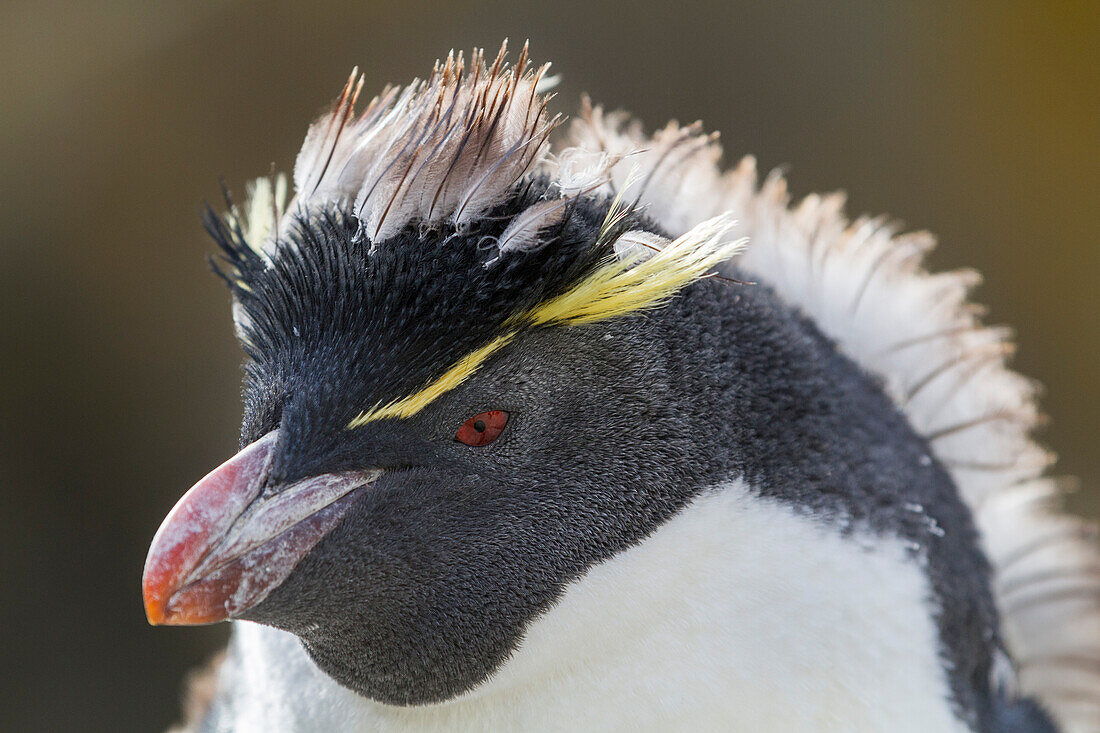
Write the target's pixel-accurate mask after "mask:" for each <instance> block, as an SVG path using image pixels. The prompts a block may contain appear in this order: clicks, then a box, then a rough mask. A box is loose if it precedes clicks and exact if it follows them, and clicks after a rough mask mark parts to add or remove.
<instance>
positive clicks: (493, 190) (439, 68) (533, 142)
mask: <svg viewBox="0 0 1100 733" xmlns="http://www.w3.org/2000/svg"><path fill="white" fill-rule="evenodd" d="M506 45H507V44H505V45H503V46H501V49H500V52H499V53H498V54H497V56H496V59H495V60H494V61H493V62H492V64H490V65H489V66H486V64H485V61H484V55H483V52H482V51H481V50H475V51H474V52H473V53H472V54H471V58H470V63H469V66H468V67H467V64H466V61H465V59H464V57H463V55H462V53H461V52H460V53H459V54H458V55H457V56H456V55H455V54H454V53H453V52H452V53H451V54H450V55H449V56H448V57H447V60H446V61H445V62H443V63H442V64H440V63H438V62H437V63H436V66H435V68H434V69H433V70H432V73H431V75H430V76H429V77H428V78H427V80H424V81H420V80H417V81H414V82H413V83H412V84H410V85H409V86H407V87H405V88H404V89H401V88H399V87H389V88H387V89H386V90H385V91H384V92H383V93H382V94H381V95H379V96H378V97H375V98H374V99H373V100H371V102H370V104H368V105H367V108H366V109H365V110H364V111H363V112H362V114H360V115H359V116H358V117H356V116H355V102H356V99H357V98H358V96H359V92H360V90H361V89H362V85H363V80H362V78H361V77H360V78H357V72H355V71H353V72H352V75H351V77H349V78H348V82H347V84H346V85H345V86H344V90H343V92H342V93H341V95H340V97H339V98H338V99H337V100H336V103H335V104H334V105H333V107H332V110H331V111H330V112H328V113H326V114H325V115H323V116H322V117H321V119H319V120H318V121H317V122H315V123H314V124H313V125H312V126H311V127H310V129H309V132H308V133H307V134H306V139H305V143H304V144H303V145H302V150H301V152H300V153H299V154H298V159H297V161H296V163H295V165H294V184H295V188H296V190H297V197H296V199H295V207H292V208H299V209H301V208H304V207H312V206H314V205H324V204H327V203H332V202H348V201H350V202H353V204H354V205H353V211H354V214H355V216H356V217H357V218H358V219H359V222H360V232H361V234H363V235H365V236H367V237H369V238H370V239H371V240H372V241H375V242H377V241H379V240H382V239H385V238H386V237H387V236H389V235H391V234H393V233H394V232H396V231H398V230H400V229H401V228H402V227H404V226H405V225H406V224H408V223H409V222H411V221H414V220H418V221H421V222H423V223H425V224H433V223H436V222H442V221H447V222H450V223H452V224H456V225H462V224H464V223H466V222H469V221H471V220H472V219H474V218H476V217H477V216H479V215H480V214H482V213H483V212H485V211H486V210H488V209H490V208H492V207H493V205H494V204H496V203H498V202H499V201H500V200H501V198H502V197H503V196H504V195H505V194H506V193H507V192H508V191H509V190H510V189H511V188H512V186H513V185H514V184H515V183H516V182H517V181H518V180H520V179H521V178H522V177H523V176H524V174H526V173H527V172H528V171H529V170H530V169H531V167H532V165H533V164H534V163H535V162H537V161H538V160H540V159H541V158H542V156H543V155H544V154H545V153H546V149H547V145H548V143H547V138H548V137H549V135H550V133H551V131H552V130H553V129H554V127H555V126H556V125H557V124H558V122H559V120H560V117H553V118H548V116H547V113H546V104H547V102H548V101H549V97H548V96H547V95H542V94H540V93H539V91H540V88H541V86H542V85H541V84H540V82H542V80H543V79H545V78H546V77H545V74H546V71H547V69H548V68H549V66H550V65H549V64H544V65H543V66H540V67H538V68H537V69H534V70H530V69H528V59H527V46H526V45H525V46H524V47H523V50H522V51H521V52H520V55H519V59H518V60H517V62H516V64H515V66H513V67H511V68H509V67H508V65H507V64H506V62H505V56H506Z"/></svg>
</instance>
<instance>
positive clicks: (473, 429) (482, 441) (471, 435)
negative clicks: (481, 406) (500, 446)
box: [455, 410, 508, 446]
mask: <svg viewBox="0 0 1100 733" xmlns="http://www.w3.org/2000/svg"><path fill="white" fill-rule="evenodd" d="M507 424H508V413H507V412H503V411H501V410H489V411H488V412H482V413H478V414H477V415H474V416H473V417H471V418H470V419H469V420H467V421H466V422H464V423H462V427H460V428H459V429H458V432H457V433H455V440H457V441H459V442H461V443H465V444H466V445H474V446H478V445H488V444H489V443H492V442H493V441H494V440H496V439H497V436H498V435H500V433H501V431H503V430H504V426H505V425H507Z"/></svg>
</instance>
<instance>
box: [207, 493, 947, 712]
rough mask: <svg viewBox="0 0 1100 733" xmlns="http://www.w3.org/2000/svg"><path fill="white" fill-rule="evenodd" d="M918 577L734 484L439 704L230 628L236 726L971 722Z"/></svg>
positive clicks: (230, 705) (887, 547) (577, 588)
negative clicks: (363, 683)
mask: <svg viewBox="0 0 1100 733" xmlns="http://www.w3.org/2000/svg"><path fill="white" fill-rule="evenodd" d="M929 599H930V592H929V587H928V582H927V579H926V577H925V575H924V574H923V573H922V572H921V570H920V567H919V566H918V564H917V562H915V561H914V560H913V559H912V558H911V557H910V556H909V555H908V554H907V553H906V551H905V549H904V547H903V546H902V544H901V542H900V541H896V540H889V539H883V538H879V537H874V536H871V535H859V534H853V535H848V536H841V535H840V534H839V533H838V532H837V531H836V530H835V529H833V528H830V527H828V526H826V525H822V524H819V523H817V522H815V521H813V520H812V519H810V518H807V517H802V516H800V515H798V514H797V513H796V512H795V511H793V510H792V509H791V508H789V507H787V506H785V505H782V504H778V503H773V502H770V501H763V500H760V499H758V498H755V497H753V496H751V495H750V494H749V492H748V491H747V488H746V487H745V485H744V484H743V483H740V482H734V483H731V484H729V485H726V486H723V487H721V488H720V489H718V490H716V491H714V492H712V493H710V494H708V495H707V496H704V497H702V498H700V499H698V500H697V501H696V502H695V503H694V504H693V505H692V506H690V507H688V508H687V509H686V510H685V511H683V512H682V513H681V514H680V515H678V516H677V517H675V518H674V519H673V520H672V521H670V522H668V523H667V524H666V525H665V526H664V527H662V528H661V529H660V530H659V531H657V532H656V533H655V534H653V535H652V536H651V537H650V538H649V539H647V540H646V541H645V542H644V543H642V544H641V545H639V546H637V547H634V548H632V549H630V550H628V551H626V552H623V553H621V554H620V555H618V556H616V557H614V558H612V559H611V560H609V561H607V562H605V563H603V564H602V565H600V566H598V567H595V568H593V569H592V570H591V571H590V572H588V573H587V574H586V575H585V576H584V577H583V578H581V579H579V580H577V581H576V582H574V583H573V584H572V585H571V586H570V587H569V588H568V590H567V591H566V593H565V594H564V595H563V596H562V598H561V599H560V600H559V602H558V603H557V604H556V605H555V607H554V608H552V609H551V610H550V611H549V612H547V613H546V614H544V615H543V616H542V617H540V618H539V619H537V620H536V621H535V622H534V623H533V624H532V625H531V627H530V629H529V630H528V633H527V635H526V638H525V640H524V642H523V644H522V645H521V647H520V649H519V650H518V651H517V652H516V653H515V654H514V655H513V656H512V658H511V659H510V660H509V661H508V662H507V663H506V664H505V665H504V666H503V667H502V668H501V669H500V670H499V671H498V672H497V674H495V675H494V676H493V677H492V678H491V679H490V680H488V681H487V682H485V683H484V684H482V685H480V686H479V687H478V688H477V689H475V690H473V691H471V692H470V693H468V694H466V695H464V696H462V697H461V698H459V699H457V700H455V701H452V702H449V703H446V704H443V705H436V706H426V707H415V708H398V707H391V706H386V705H379V704H377V703H373V702H371V701H369V700H366V699H364V698H362V697H360V696H358V695H356V694H355V693H353V692H351V691H348V690H345V689H344V688H342V687H340V686H338V685H337V684H336V683H335V682H333V681H332V680H331V679H330V678H328V677H327V676H326V675H324V674H323V673H322V672H320V671H319V670H318V669H317V668H316V667H315V666H314V665H313V663H312V662H311V661H310V660H309V659H308V657H307V656H306V654H305V653H304V651H302V649H301V647H300V645H299V642H298V640H297V639H296V638H295V637H293V636H291V635H289V634H286V633H283V632H280V631H275V630H272V629H267V628H264V627H260V626H256V625H253V624H248V623H240V624H237V628H236V629H235V631H234V642H233V647H232V649H231V653H230V658H229V659H228V660H227V662H226V664H225V665H224V666H223V668H222V674H221V685H222V690H221V695H220V696H221V700H220V701H219V704H218V706H219V707H220V708H221V710H220V715H219V716H218V717H219V719H220V723H219V727H224V728H225V729H226V730H235V731H253V730H256V731H259V730H263V731H298V730H329V731H343V730H347V731H406V730H416V731H454V730H479V731H480V730H562V731H577V730H630V731H636V730H692V731H697V730H727V731H728V730H738V731H740V730H744V731H764V730H767V731H773V730H774V731H780V730H782V731H822V730H838V731H891V732H892V733H896V732H904V731H920V732H922V733H923V732H927V731H951V730H966V726H964V725H963V724H962V723H961V722H960V721H958V720H957V719H956V718H955V717H954V716H953V714H952V713H951V709H950V704H949V701H948V695H949V693H948V685H947V681H946V674H945V672H944V671H943V669H942V668H941V664H940V662H939V660H938V658H937V648H938V645H937V635H936V627H935V624H934V622H933V620H932V613H933V609H932V606H931V604H930V600H929Z"/></svg>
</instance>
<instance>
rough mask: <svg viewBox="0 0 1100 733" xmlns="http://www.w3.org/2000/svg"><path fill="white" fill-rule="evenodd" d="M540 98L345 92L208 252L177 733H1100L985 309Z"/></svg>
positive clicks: (165, 611) (1068, 581)
mask: <svg viewBox="0 0 1100 733" xmlns="http://www.w3.org/2000/svg"><path fill="white" fill-rule="evenodd" d="M548 68H549V65H548V64H546V65H542V66H534V65H532V64H531V63H530V62H529V57H528V50H527V47H526V46H525V47H524V48H523V50H522V51H521V53H520V54H519V56H518V58H517V60H516V62H515V63H514V64H512V63H509V62H508V60H507V56H506V46H502V48H501V50H500V52H499V53H498V54H497V55H496V57H495V58H493V59H492V60H490V58H489V57H488V56H486V55H485V54H484V52H483V51H481V50H476V49H475V50H474V51H473V53H472V54H471V55H470V56H469V57H468V58H467V57H466V56H464V54H462V53H459V54H457V55H456V54H454V53H453V52H452V53H451V54H450V55H449V56H448V57H447V58H446V60H444V61H442V62H437V63H436V65H435V67H434V68H433V70H432V72H431V74H430V75H429V76H427V77H426V78H425V79H422V80H415V81H413V82H412V83H411V84H409V85H408V86H405V87H393V86H391V87H387V88H386V90H385V91H383V92H382V93H381V94H380V95H379V96H377V97H375V98H374V99H373V100H372V101H371V102H370V103H369V104H367V105H366V107H365V109H364V110H363V111H361V112H358V111H357V106H358V105H357V99H358V97H359V95H360V92H361V90H362V87H363V84H364V80H363V79H362V77H361V76H360V75H359V74H358V73H357V72H353V73H352V75H351V77H350V78H349V80H348V82H347V84H346V85H345V86H344V88H343V90H342V93H341V94H340V96H339V97H338V99H337V100H336V102H335V103H334V104H333V106H332V107H331V108H330V109H329V110H328V111H326V112H325V113H324V114H323V115H322V116H321V117H320V118H319V119H318V120H317V121H316V122H314V123H313V125H312V126H310V128H309V130H308V132H307V134H306V138H305V142H304V144H303V146H302V149H301V151H300V153H299V154H298V157H297V160H296V163H295V165H294V171H293V176H292V179H291V180H288V179H287V178H286V177H284V176H276V175H272V176H269V177H267V178H264V179H260V180H258V181H256V182H255V183H253V184H252V185H251V187H250V191H249V197H248V200H247V201H246V202H244V203H243V204H241V205H239V206H238V205H237V204H236V203H234V202H233V201H232V199H231V198H230V197H229V196H228V195H227V197H226V198H227V212H226V213H224V214H219V213H216V212H214V211H212V210H211V211H208V212H207V215H206V219H205V223H206V227H207V229H208V231H209V232H210V234H211V236H212V237H213V239H214V241H215V243H216V245H217V246H218V248H219V256H218V258H217V259H216V261H215V270H216V272H217V273H218V274H219V275H220V276H221V277H222V278H223V279H224V280H225V282H226V283H227V285H228V288H229V290H230V292H231V295H232V311H233V319H234V324H235V329H236V332H237V335H238V337H239V340H240V342H241V345H242V347H243V349H244V352H245V354H246V364H245V377H244V387H243V394H244V417H243V421H242V428H241V440H240V450H239V452H238V453H237V454H236V455H234V456H233V457H231V458H230V459H229V460H228V461H226V462H225V463H224V464H222V465H221V466H220V467H218V468H216V469H214V470H213V471H212V472H211V473H209V474H208V475H207V476H206V477H205V478H203V479H201V480H200V481H199V482H198V483H197V484H196V485H195V486H194V487H193V488H191V489H190V490H189V491H188V492H187V493H186V494H185V495H184V496H183V497H182V498H181V499H180V501H179V503H178V504H177V505H176V506H175V508H173V509H172V511H171V512H170V513H169V514H168V516H167V517H166V519H165V520H164V523H163V524H162V525H161V527H160V529H159V530H158V531H157V533H156V536H155V537H154V539H153V542H152V545H151V547H150V550H149V554H148V558H147V561H146V565H145V572H144V577H143V597H144V604H145V610H146V614H147V616H148V619H149V621H150V622H151V623H153V624H167V625H194V624H208V623H216V622H221V621H231V622H232V625H233V632H232V636H231V640H230V643H229V647H228V650H227V652H226V655H225V658H224V661H222V662H221V663H220V664H219V665H218V666H217V667H216V669H214V671H213V672H212V673H211V677H210V679H209V680H207V682H206V683H205V685H203V689H204V690H206V695H205V699H204V700H202V701H200V702H201V704H196V705H192V706H191V707H192V708H194V710H195V712H194V715H193V716H192V718H191V719H190V720H189V721H188V723H187V725H188V726H189V729H190V730H198V731H211V732H212V731H253V730H256V731H259V730H263V731H313V730H320V731H466V730H470V731H487V730H493V731H497V730H499V731H511V730H540V731H542V730H545V731H559V730H560V731H577V730H654V731H666V730H685V731H700V730H715V731H717V730H721V731H826V730H835V731H891V732H898V731H915V732H916V731H919V732H921V733H927V732H928V731H980V732H982V733H985V732H993V731H997V732H1000V731H1005V732H1011V733H1017V732H1018V733H1023V732H1025V731H1027V732H1029V733H1030V732H1038V731H1042V732H1049V731H1075V732H1076V731H1097V730H1100V674H1098V673H1097V672H1098V670H1100V578H1098V577H1097V575H1096V568H1097V567H1098V566H1100V555H1098V554H1097V550H1096V546H1095V543H1094V542H1093V540H1092V538H1091V535H1090V534H1089V532H1088V529H1087V528H1086V527H1085V526H1084V525H1083V524H1082V523H1081V522H1079V521H1078V520H1075V519H1073V518H1071V517H1070V516H1068V515H1066V514H1064V513H1061V512H1060V510H1059V508H1058V498H1059V492H1060V489H1059V484H1058V482H1057V481H1055V480H1053V479H1051V478H1049V477H1048V476H1047V469H1048V468H1049V466H1050V464H1051V462H1052V459H1051V457H1050V455H1049V454H1048V453H1047V451H1045V450H1044V449H1043V448H1041V447H1039V446H1038V445H1037V444H1036V443H1035V442H1034V441H1033V440H1032V438H1031V437H1030V432H1031V430H1032V428H1033V427H1034V426H1035V424H1036V423H1037V421H1038V418H1039V414H1038V411H1037V407H1036V401H1035V391H1036V387H1035V385H1034V384H1033V383H1032V382H1030V381H1029V380H1026V379H1024V378H1023V377H1021V376H1019V375H1018V374H1016V373H1015V372H1013V371H1011V370H1010V368H1009V367H1008V365H1007V359H1008V356H1009V354H1010V346H1009V344H1010V342H1009V339H1010V335H1009V334H1008V333H1007V332H1006V331H1005V330H1004V329H998V328H990V327H987V326H985V325H983V324H982V322H981V319H980V315H981V313H980V310H979V309H977V308H976V307H975V306H973V305H972V304H971V303H970V302H969V301H968V292H969V290H970V289H971V288H972V286H973V285H974V284H975V283H976V280H977V278H976V276H975V275H974V274H973V273H971V272H969V271H963V272H948V273H942V274H931V273H929V272H928V271H926V269H925V268H924V265H923V257H924V255H925V253H926V252H927V251H928V250H929V249H930V247H931V246H932V244H933V239H932V238H931V236H930V235H928V234H926V233H899V232H898V229H897V228H896V227H895V226H894V225H893V224H891V223H889V221H887V220H884V219H870V218H860V219H856V220H854V221H853V220H849V219H848V218H847V217H846V216H845V214H844V212H843V205H844V200H843V197H842V196H841V195H839V194H832V195H827V196H816V195H814V196H809V197H807V198H806V199H804V200H802V201H801V202H799V203H796V204H792V202H791V201H790V197H789V195H788V193H787V189H786V183H785V181H784V179H783V177H782V176H781V175H780V174H778V173H771V174H769V175H767V176H765V177H764V179H763V180H762V181H761V180H759V178H758V175H757V171H756V166H755V162H754V160H753V159H752V158H751V157H746V158H744V159H742V160H741V161H740V163H738V164H736V165H735V166H733V167H732V168H730V169H728V170H723V169H722V168H721V167H720V158H721V155H722V150H721V147H720V146H719V143H718V140H717V136H716V135H714V134H708V133H706V132H705V131H704V130H703V127H702V125H701V124H699V123H696V124H693V125H688V126H680V125H678V124H676V123H670V124H669V125H668V126H666V127H665V128H663V129H661V130H659V131H657V132H656V133H654V134H652V135H649V134H647V133H646V132H645V131H644V130H643V128H642V126H641V124H640V123H638V122H637V121H635V120H634V119H632V118H631V117H630V116H629V115H627V114H626V113H623V112H606V111H605V110H604V109H603V108H602V107H599V106H596V105H594V104H592V103H591V102H590V101H588V100H587V99H585V100H583V101H582V104H581V108H580V112H579V114H578V115H577V116H576V117H575V118H573V119H572V120H571V121H569V122H568V124H566V123H565V119H564V117H562V116H561V115H552V114H551V112H550V111H549V106H548V105H549V102H550V96H549V95H548V94H547V90H548V88H549V87H550V86H552V78H551V77H549V76H548V75H547V71H548ZM291 189H292V190H291ZM288 198H289V199H290V200H289V201H288V200H287V199H288Z"/></svg>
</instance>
